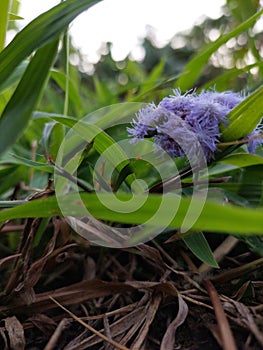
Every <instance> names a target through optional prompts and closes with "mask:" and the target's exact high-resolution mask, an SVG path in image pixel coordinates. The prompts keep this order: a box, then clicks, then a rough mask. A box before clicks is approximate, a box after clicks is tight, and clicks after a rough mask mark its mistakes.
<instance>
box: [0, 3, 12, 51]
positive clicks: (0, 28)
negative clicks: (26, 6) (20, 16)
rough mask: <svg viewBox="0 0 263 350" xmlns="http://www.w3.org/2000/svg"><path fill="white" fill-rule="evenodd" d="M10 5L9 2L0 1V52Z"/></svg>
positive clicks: (3, 41)
mask: <svg viewBox="0 0 263 350" xmlns="http://www.w3.org/2000/svg"><path fill="white" fill-rule="evenodd" d="M10 5H11V1H10V0H1V12H0V51H2V50H3V48H4V46H5V37H6V31H7V23H8V12H9V8H10Z"/></svg>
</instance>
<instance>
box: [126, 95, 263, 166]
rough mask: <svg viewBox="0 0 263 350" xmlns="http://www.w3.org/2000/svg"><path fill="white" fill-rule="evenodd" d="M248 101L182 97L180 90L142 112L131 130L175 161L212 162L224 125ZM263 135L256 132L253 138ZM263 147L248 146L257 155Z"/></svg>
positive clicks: (232, 97)
mask: <svg viewBox="0 0 263 350" xmlns="http://www.w3.org/2000/svg"><path fill="white" fill-rule="evenodd" d="M244 98H245V96H244V95H243V94H241V93H235V92H232V91H225V92H216V91H213V90H209V91H202V92H201V93H200V94H197V93H196V92H195V91H188V92H186V93H185V94H182V93H181V90H180V89H176V90H174V91H173V95H170V96H168V97H165V98H164V99H163V100H162V101H161V102H160V103H159V105H157V106H156V105H155V104H153V103H152V104H149V105H148V106H147V107H146V108H143V109H141V110H140V111H139V112H138V113H137V115H136V117H137V120H133V122H132V128H127V130H128V132H129V134H130V136H131V137H133V138H134V140H139V139H143V138H144V137H154V143H155V144H157V145H158V146H159V147H161V148H162V149H163V150H165V151H166V152H167V153H168V154H169V155H170V156H171V157H183V156H187V157H188V158H189V156H190V158H192V160H193V159H194V158H198V157H199V156H201V153H203V154H204V155H205V158H206V160H207V161H208V162H209V161H211V160H212V159H213V158H214V154H215V152H216V150H217V144H218V142H219V139H220V136H221V133H220V124H221V123H224V124H226V125H227V114H228V113H229V112H230V111H231V110H232V109H233V108H234V107H236V106H237V105H238V104H239V103H240V102H241V101H242V100H243V99H244ZM260 132H261V130H260V131H259V129H256V130H255V131H254V133H253V134H252V136H253V135H258V134H259V133H260ZM261 143H263V141H262V139H260V140H258V139H257V140H252V141H251V142H250V143H249V144H248V149H249V151H255V149H256V148H257V146H258V145H259V144H261ZM200 149H201V151H200ZM189 160H190V159H189Z"/></svg>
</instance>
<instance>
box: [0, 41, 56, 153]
mask: <svg viewBox="0 0 263 350" xmlns="http://www.w3.org/2000/svg"><path fill="white" fill-rule="evenodd" d="M57 47H58V41H55V42H52V43H50V44H48V45H47V46H45V47H42V48H40V49H39V50H38V51H37V52H36V53H35V55H34V57H33V58H32V60H31V61H30V63H29V65H28V67H27V69H26V71H25V73H24V75H23V77H22V79H21V80H20V82H19V84H18V86H17V88H16V90H15V92H14V94H13V96H12V97H11V99H10V100H9V102H8V104H7V105H6V107H5V109H4V111H3V114H2V117H1V119H0V154H1V153H3V152H5V151H6V149H7V148H9V147H10V146H11V145H12V144H13V143H14V142H15V140H16V139H17V138H18V137H19V136H20V135H21V134H22V132H23V130H24V129H25V127H26V126H27V123H28V121H29V119H30V117H31V113H32V111H33V110H34V107H35V105H36V104H37V102H38V99H39V96H40V94H41V92H42V89H43V87H44V84H45V82H46V79H47V76H48V74H49V69H50V67H51V65H52V64H53V61H54V58H55V55H56V53H57Z"/></svg>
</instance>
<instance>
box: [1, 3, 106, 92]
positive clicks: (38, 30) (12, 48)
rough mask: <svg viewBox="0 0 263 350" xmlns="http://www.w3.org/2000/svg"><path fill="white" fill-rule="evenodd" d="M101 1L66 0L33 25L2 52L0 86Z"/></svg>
mask: <svg viewBox="0 0 263 350" xmlns="http://www.w3.org/2000/svg"><path fill="white" fill-rule="evenodd" d="M5 1H6V0H5ZM99 1H100V0H96V1H95V0H67V1H63V2H61V3H60V4H59V5H57V6H55V7H53V8H52V9H50V10H49V11H47V12H45V13H43V14H41V15H40V16H39V17H37V18H36V19H34V20H33V21H32V22H30V23H29V24H28V25H27V26H26V27H25V28H24V29H23V30H21V31H20V32H19V33H18V34H17V35H16V36H15V38H14V39H13V40H12V41H11V43H10V44H9V45H8V46H7V47H6V48H5V49H4V50H3V51H2V52H1V53H0V85H1V84H2V83H3V82H4V81H5V80H6V79H7V77H8V76H9V75H10V74H11V73H12V72H13V70H14V69H15V68H16V67H17V66H18V64H19V63H20V62H22V61H23V60H24V59H26V58H27V57H28V56H29V55H30V54H31V53H32V52H33V51H34V50H36V49H38V48H40V47H41V46H44V45H46V44H48V43H50V42H51V41H54V40H56V39H58V38H59V36H60V34H61V33H62V32H63V31H64V30H65V29H66V28H67V26H68V24H69V23H70V22H71V21H72V20H73V19H74V18H75V17H77V16H78V15H79V14H80V13H81V12H83V11H84V10H87V9H88V8H89V7H90V6H92V5H94V4H96V3H98V2H99ZM1 13H2V11H1Z"/></svg>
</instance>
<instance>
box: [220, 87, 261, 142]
mask: <svg viewBox="0 0 263 350" xmlns="http://www.w3.org/2000/svg"><path fill="white" fill-rule="evenodd" d="M262 116H263V86H261V87H260V88H259V89H257V90H256V91H254V92H253V93H252V94H251V95H249V96H248V97H247V98H246V99H245V100H243V101H242V102H241V103H240V104H239V105H237V106H236V107H235V108H234V109H233V110H232V111H231V112H230V113H229V114H228V119H229V121H230V123H229V125H228V126H227V127H224V126H223V125H222V129H223V130H222V135H221V140H222V141H223V142H227V141H233V140H239V139H241V138H243V137H245V136H248V135H249V134H250V133H251V132H252V131H253V130H254V129H255V127H256V126H257V124H258V123H259V122H260V120H261V118H262Z"/></svg>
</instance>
